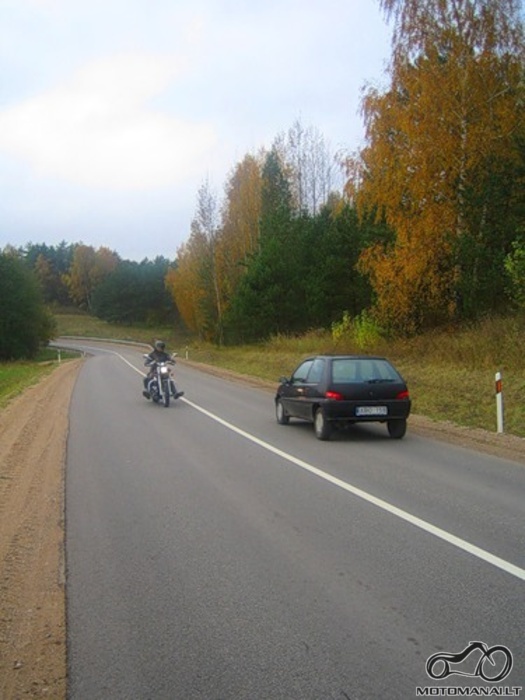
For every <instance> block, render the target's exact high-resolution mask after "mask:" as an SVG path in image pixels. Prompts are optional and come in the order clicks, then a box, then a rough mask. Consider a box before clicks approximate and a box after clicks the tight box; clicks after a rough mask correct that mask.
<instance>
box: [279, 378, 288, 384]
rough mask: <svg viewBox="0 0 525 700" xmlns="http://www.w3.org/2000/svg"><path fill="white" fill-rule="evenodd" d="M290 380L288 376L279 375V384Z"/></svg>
mask: <svg viewBox="0 0 525 700" xmlns="http://www.w3.org/2000/svg"><path fill="white" fill-rule="evenodd" d="M289 383H290V380H289V379H288V377H279V384H289Z"/></svg>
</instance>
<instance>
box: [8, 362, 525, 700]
mask: <svg viewBox="0 0 525 700" xmlns="http://www.w3.org/2000/svg"><path fill="white" fill-rule="evenodd" d="M81 363H82V360H74V361H72V362H67V363H64V364H62V365H60V366H59V367H58V368H57V369H56V370H55V371H54V372H53V373H52V374H51V375H49V376H48V377H46V378H45V379H44V380H42V381H41V382H40V383H39V384H37V385H36V386H34V387H31V388H30V389H28V390H27V391H25V392H24V393H23V394H22V395H21V396H19V397H18V398H17V399H15V400H14V401H12V402H11V403H10V404H9V405H8V406H7V408H5V409H3V410H2V411H0V699H1V700H19V698H27V697H38V698H39V697H45V698H51V699H52V700H63V699H64V698H65V697H66V613H65V570H64V465H65V456H66V440H67V432H68V412H69V404H70V397H71V393H72V391H73V387H74V384H75V380H76V376H77V373H78V370H79V369H80V367H81ZM189 364H191V363H189ZM199 368H200V369H206V370H207V371H209V372H213V373H214V374H218V375H221V376H225V377H227V378H228V379H231V380H234V381H247V382H248V383H249V384H251V385H253V386H258V387H260V388H264V389H267V390H271V389H272V388H274V385H270V384H268V383H267V382H261V381H259V380H250V379H247V378H246V377H244V378H243V377H241V375H237V374H235V373H234V372H228V371H226V370H218V369H216V368H211V367H207V368H203V367H202V366H201V365H200V366H199ZM409 430H410V431H412V432H414V433H417V434H420V435H425V436H426V437H430V438H434V439H438V440H443V441H447V442H453V443H455V444H458V445H461V446H463V447H469V448H471V449H477V450H479V451H483V452H487V453H490V454H494V455H498V456H500V457H504V458H507V459H513V460H515V461H518V462H521V463H522V464H525V440H523V439H522V438H517V437H513V436H504V435H496V434H494V433H488V432H487V431H483V430H471V429H468V428H458V427H457V426H453V425H450V424H447V423H436V422H434V421H431V420H428V419H426V418H423V417H420V416H412V417H411V418H410V422H409Z"/></svg>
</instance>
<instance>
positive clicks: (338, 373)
mask: <svg viewBox="0 0 525 700" xmlns="http://www.w3.org/2000/svg"><path fill="white" fill-rule="evenodd" d="M332 381H333V382H334V384H355V383H359V382H374V381H385V382H400V381H402V380H401V377H400V376H399V374H398V373H397V372H396V370H395V369H394V368H393V367H392V365H391V364H390V363H389V362H388V361H387V360H381V359H374V358H363V359H358V358H341V359H334V360H333V361H332Z"/></svg>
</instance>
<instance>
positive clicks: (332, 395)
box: [325, 391, 344, 401]
mask: <svg viewBox="0 0 525 700" xmlns="http://www.w3.org/2000/svg"><path fill="white" fill-rule="evenodd" d="M325 398H326V399H331V400H332V401H342V400H343V399H344V396H343V395H342V394H340V393H339V392H338V391H327V392H325Z"/></svg>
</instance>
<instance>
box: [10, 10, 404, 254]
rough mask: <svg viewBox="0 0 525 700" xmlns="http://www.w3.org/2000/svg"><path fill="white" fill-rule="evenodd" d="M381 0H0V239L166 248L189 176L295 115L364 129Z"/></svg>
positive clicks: (224, 165)
mask: <svg viewBox="0 0 525 700" xmlns="http://www.w3.org/2000/svg"><path fill="white" fill-rule="evenodd" d="M390 37H391V31H390V27H388V26H387V25H386V23H385V20H384V17H383V16H382V14H381V12H380V10H379V2H378V1H377V0H259V2H257V1H256V0H0V63H1V67H0V187H1V193H0V248H3V247H4V246H5V245H6V244H8V243H9V244H11V245H14V246H16V247H18V246H23V245H25V244H26V243H28V242H33V243H47V244H48V245H57V244H58V243H60V242H61V241H62V240H65V241H66V242H68V243H77V242H81V241H82V242H83V243H85V244H87V245H92V246H94V247H95V248H98V247H100V246H102V245H104V246H108V247H110V248H111V249H112V250H116V251H117V252H118V253H119V254H120V255H121V257H123V258H127V259H132V260H142V259H143V258H146V257H148V258H149V259H153V258H155V257H156V256H157V255H163V256H165V257H167V258H170V259H174V258H175V257H176V251H177V248H178V247H179V245H180V244H181V243H182V242H183V241H185V240H187V238H188V236H189V232H190V223H191V219H192V218H193V215H194V212H195V206H196V197H197V191H198V189H199V186H200V185H201V184H202V182H203V181H204V180H205V179H206V178H208V179H209V181H210V183H211V185H212V187H213V188H214V190H215V191H216V193H217V195H218V197H219V198H222V192H223V188H224V184H225V182H226V178H227V175H228V173H229V172H230V171H231V170H232V168H233V167H234V166H235V164H236V163H237V162H238V161H240V160H242V158H243V157H244V156H245V155H246V154H247V153H255V152H257V151H258V150H259V149H260V148H261V147H266V148H270V147H271V145H272V142H273V140H274V139H275V137H276V136H277V135H278V134H279V133H280V132H283V131H286V130H288V129H289V128H290V127H291V126H292V124H293V123H294V121H296V120H297V119H299V120H300V121H301V123H302V125H303V126H304V127H309V126H311V127H314V128H315V129H317V130H318V131H320V132H321V133H322V135H323V136H324V138H325V140H326V141H327V142H328V143H329V144H330V146H331V148H332V150H333V151H336V150H338V149H346V150H348V151H352V150H354V149H356V148H358V147H359V146H360V145H361V144H362V141H363V135H364V129H363V122H362V118H361V116H360V113H359V106H360V98H361V89H362V88H363V86H364V85H365V84H368V83H373V84H378V85H384V84H385V81H386V77H385V68H386V65H387V62H388V60H389V57H390Z"/></svg>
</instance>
